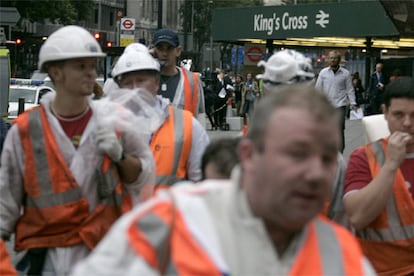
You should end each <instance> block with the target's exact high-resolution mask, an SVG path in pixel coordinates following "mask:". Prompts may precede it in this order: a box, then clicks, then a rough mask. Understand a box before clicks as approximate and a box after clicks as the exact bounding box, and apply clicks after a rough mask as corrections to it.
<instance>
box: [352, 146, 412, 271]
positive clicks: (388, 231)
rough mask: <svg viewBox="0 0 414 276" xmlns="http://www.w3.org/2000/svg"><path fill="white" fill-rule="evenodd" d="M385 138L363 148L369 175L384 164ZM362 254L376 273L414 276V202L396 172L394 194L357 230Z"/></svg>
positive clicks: (375, 173)
mask: <svg viewBox="0 0 414 276" xmlns="http://www.w3.org/2000/svg"><path fill="white" fill-rule="evenodd" d="M387 144H388V139H380V140H378V141H375V142H373V143H371V144H368V145H366V146H365V147H364V148H365V152H366V155H367V157H368V163H369V168H370V171H371V175H372V176H373V177H374V176H376V175H378V173H379V171H380V169H381V167H382V166H383V164H384V162H385V156H386V149H387ZM356 235H357V236H358V238H359V240H360V244H361V246H362V250H363V252H364V254H365V255H366V256H367V257H368V259H369V260H370V261H371V263H372V264H373V266H374V268H375V270H376V271H377V273H379V274H387V275H407V274H410V273H414V200H413V198H412V197H411V194H410V192H409V191H408V189H407V185H406V184H405V179H404V176H403V175H402V173H401V170H400V169H398V171H397V174H396V177H395V179H394V184H393V194H392V196H390V198H389V199H388V202H387V205H386V207H385V208H384V210H383V211H382V213H381V214H380V215H379V216H378V217H377V218H376V219H375V220H374V221H373V222H371V223H370V224H369V225H368V226H367V227H366V228H364V229H363V230H360V231H357V232H356Z"/></svg>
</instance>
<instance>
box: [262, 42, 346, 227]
mask: <svg viewBox="0 0 414 276" xmlns="http://www.w3.org/2000/svg"><path fill="white" fill-rule="evenodd" d="M257 66H260V67H261V66H262V67H264V72H263V74H259V75H257V78H258V79H259V80H261V81H263V89H264V94H268V93H277V92H278V90H280V89H281V88H282V87H284V86H286V85H291V84H295V83H300V84H302V85H306V86H310V85H314V81H315V74H314V73H313V68H312V63H311V60H310V59H308V58H306V57H305V56H304V55H303V54H302V53H300V52H298V51H295V50H291V49H285V50H283V51H278V52H276V53H274V54H273V55H272V56H271V57H270V58H269V59H268V60H267V61H260V62H259V63H258V64H257ZM337 159H338V160H337V164H338V167H337V172H336V177H335V180H334V182H333V186H332V188H333V189H332V196H331V198H330V200H328V201H327V202H326V206H325V208H324V210H323V212H322V213H323V214H324V215H326V216H327V217H328V218H330V219H332V220H334V221H335V222H337V223H339V224H341V225H343V226H346V227H348V228H350V226H349V223H348V221H347V218H346V214H345V209H344V206H343V204H342V197H343V188H344V178H345V170H346V162H345V160H344V158H343V156H342V154H341V153H339V154H338V158H337Z"/></svg>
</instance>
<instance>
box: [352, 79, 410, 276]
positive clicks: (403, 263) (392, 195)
mask: <svg viewBox="0 0 414 276" xmlns="http://www.w3.org/2000/svg"><path fill="white" fill-rule="evenodd" d="M382 111H383V113H384V117H385V119H386V121H387V125H388V129H389V130H390V135H389V136H386V137H385V138H381V139H378V140H376V141H374V142H371V143H368V144H367V145H365V146H362V147H360V148H358V149H356V150H354V151H353V152H352V154H351V156H350V158H349V162H348V168H347V171H346V177H345V195H344V205H345V210H346V213H347V214H348V217H349V221H350V222H351V224H352V225H353V226H354V227H355V230H356V232H355V233H356V236H357V237H358V238H359V241H360V244H361V246H362V249H363V252H364V253H365V255H366V256H367V258H368V259H369V260H370V261H371V263H372V264H373V266H374V268H375V270H376V271H377V273H378V274H379V275H412V274H414V215H413V214H414V79H413V78H412V77H404V78H400V79H398V80H394V81H392V82H390V83H389V84H388V85H386V86H385V90H384V102H383V104H382Z"/></svg>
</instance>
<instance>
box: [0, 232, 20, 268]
mask: <svg viewBox="0 0 414 276" xmlns="http://www.w3.org/2000/svg"><path fill="white" fill-rule="evenodd" d="M0 275H7V276H14V275H16V276H17V271H16V269H15V268H14V266H13V264H12V262H11V259H10V255H9V252H8V251H7V247H6V244H5V243H4V241H3V240H2V239H0Z"/></svg>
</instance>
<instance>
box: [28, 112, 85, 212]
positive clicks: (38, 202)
mask: <svg viewBox="0 0 414 276" xmlns="http://www.w3.org/2000/svg"><path fill="white" fill-rule="evenodd" d="M40 112H41V109H40V108H37V109H35V110H33V111H32V112H29V114H28V116H29V135H30V141H31V144H32V147H33V150H32V153H33V157H34V163H35V171H36V174H37V184H38V187H39V194H38V195H36V196H32V195H30V193H29V194H28V195H27V201H26V204H25V205H27V206H29V207H36V208H48V207H53V206H58V205H63V204H66V203H69V202H73V201H77V200H79V199H81V198H82V192H81V190H80V188H79V186H77V187H74V188H73V189H70V190H66V191H61V192H59V193H57V192H55V191H53V188H52V185H51V184H52V180H51V179H50V176H51V174H50V171H49V164H48V158H47V156H48V153H47V151H46V145H45V140H44V139H47V138H50V137H45V136H44V135H43V126H42V125H43V124H42V120H41V119H40V117H41V114H40ZM48 142H49V143H51V142H52V143H53V144H54V142H55V141H54V140H53V141H50V140H49V141H48ZM55 153H57V152H55ZM60 158H61V156H59V157H58V159H60ZM59 161H61V162H64V161H63V160H62V159H61V160H59ZM66 169H67V170H69V168H67V166H66ZM69 177H70V178H71V180H72V181H75V179H74V178H73V176H72V175H70V176H69Z"/></svg>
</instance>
